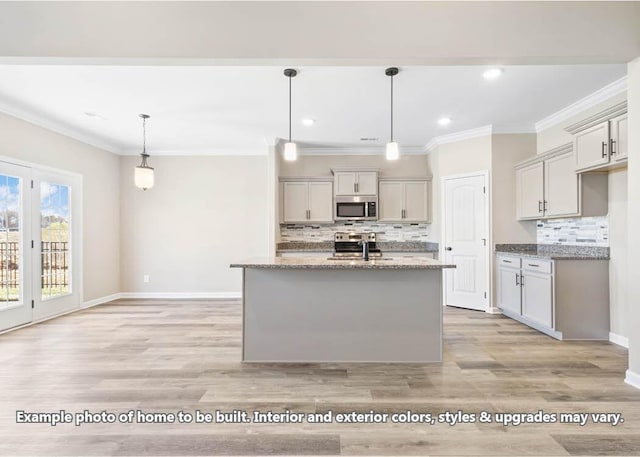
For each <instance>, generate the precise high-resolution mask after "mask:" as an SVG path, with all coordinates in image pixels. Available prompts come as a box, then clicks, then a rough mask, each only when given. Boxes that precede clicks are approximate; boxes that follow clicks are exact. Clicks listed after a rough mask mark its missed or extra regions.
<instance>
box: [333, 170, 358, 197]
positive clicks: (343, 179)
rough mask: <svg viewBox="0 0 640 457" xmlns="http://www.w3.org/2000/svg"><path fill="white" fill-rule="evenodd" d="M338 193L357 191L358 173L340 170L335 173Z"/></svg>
mask: <svg viewBox="0 0 640 457" xmlns="http://www.w3.org/2000/svg"><path fill="white" fill-rule="evenodd" d="M333 182H334V184H335V186H336V195H353V194H355V193H356V173H351V172H338V173H336V174H335V175H334V178H333Z"/></svg>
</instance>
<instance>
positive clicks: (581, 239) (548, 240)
mask: <svg viewBox="0 0 640 457" xmlns="http://www.w3.org/2000/svg"><path fill="white" fill-rule="evenodd" d="M537 238H538V244H557V245H565V246H567V245H570V246H600V247H608V246H609V219H608V218H607V217H606V216H603V217H580V218H575V219H549V220H545V221H538V237H537Z"/></svg>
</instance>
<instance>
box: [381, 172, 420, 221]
mask: <svg viewBox="0 0 640 457" xmlns="http://www.w3.org/2000/svg"><path fill="white" fill-rule="evenodd" d="M430 183H431V182H430V181H429V180H426V179H422V180H418V179H402V180H400V179H399V180H391V179H389V180H380V185H379V188H380V194H379V196H378V211H379V215H378V221H380V222H414V223H419V222H430V220H431V218H430V200H431V195H430V194H431V192H430Z"/></svg>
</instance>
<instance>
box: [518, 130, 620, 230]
mask: <svg viewBox="0 0 640 457" xmlns="http://www.w3.org/2000/svg"><path fill="white" fill-rule="evenodd" d="M574 168H575V159H574V152H573V146H572V144H571V143H569V144H565V145H562V146H560V147H557V148H555V149H552V150H550V151H548V152H546V153H544V154H540V155H539V156H537V157H534V158H532V159H529V160H526V161H525V162H522V163H520V164H518V165H516V170H515V173H516V218H517V219H518V220H527V219H549V218H554V217H573V216H604V215H606V214H607V212H608V201H607V197H608V187H607V175H606V174H586V175H581V174H578V173H576V172H575V169H574Z"/></svg>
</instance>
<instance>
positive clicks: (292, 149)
mask: <svg viewBox="0 0 640 457" xmlns="http://www.w3.org/2000/svg"><path fill="white" fill-rule="evenodd" d="M297 74H298V72H297V71H296V70H294V69H293V68H287V69H286V70H285V71H284V75H285V76H286V77H287V78H289V141H288V142H287V143H285V144H284V160H287V161H293V160H296V159H297V158H298V148H297V146H296V144H295V143H294V142H293V141H291V78H294V77H295V76H296V75H297Z"/></svg>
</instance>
